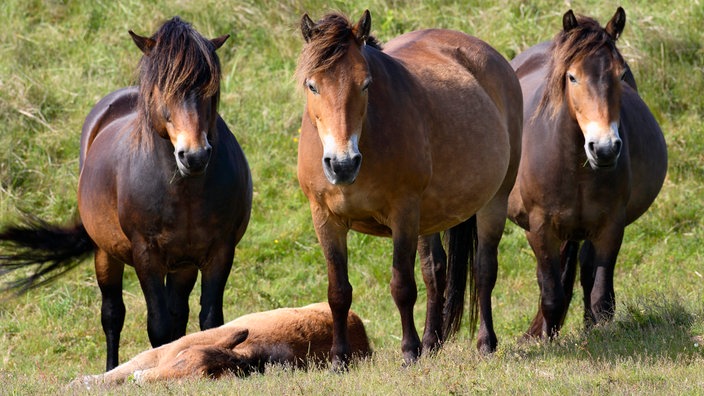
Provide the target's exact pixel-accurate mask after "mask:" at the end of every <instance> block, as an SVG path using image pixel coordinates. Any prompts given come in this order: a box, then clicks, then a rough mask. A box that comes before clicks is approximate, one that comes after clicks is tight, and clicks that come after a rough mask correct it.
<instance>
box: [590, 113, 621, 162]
mask: <svg viewBox="0 0 704 396" xmlns="http://www.w3.org/2000/svg"><path fill="white" fill-rule="evenodd" d="M589 132H591V131H589ZM584 140H585V142H584V151H585V152H586V154H587V159H588V160H589V165H590V166H591V167H592V169H609V168H614V167H615V166H616V164H617V163H618V158H619V157H620V155H621V149H622V147H623V141H622V140H621V137H620V136H619V134H618V123H615V122H614V123H611V125H610V127H609V130H608V132H607V133H602V134H597V133H591V134H590V133H588V134H587V136H585V139H584Z"/></svg>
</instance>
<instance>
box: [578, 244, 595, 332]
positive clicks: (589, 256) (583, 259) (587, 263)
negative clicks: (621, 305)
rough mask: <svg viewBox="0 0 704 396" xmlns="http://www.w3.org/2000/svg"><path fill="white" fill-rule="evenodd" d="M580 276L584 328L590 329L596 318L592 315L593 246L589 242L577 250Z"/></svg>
mask: <svg viewBox="0 0 704 396" xmlns="http://www.w3.org/2000/svg"><path fill="white" fill-rule="evenodd" d="M579 262H580V265H581V267H580V274H579V281H580V283H581V284H582V291H583V292H584V298H583V302H584V327H585V328H586V329H590V328H591V327H592V326H594V324H596V318H595V317H594V314H593V313H592V308H591V307H592V289H593V288H594V270H595V267H594V245H592V243H591V241H585V242H584V244H583V245H582V248H581V249H580V250H579Z"/></svg>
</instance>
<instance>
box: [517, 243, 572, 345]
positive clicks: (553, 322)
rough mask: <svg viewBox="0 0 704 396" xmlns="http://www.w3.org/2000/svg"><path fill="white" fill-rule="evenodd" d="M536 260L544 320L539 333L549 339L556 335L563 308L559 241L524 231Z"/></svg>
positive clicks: (563, 297)
mask: <svg viewBox="0 0 704 396" xmlns="http://www.w3.org/2000/svg"><path fill="white" fill-rule="evenodd" d="M526 237H527V238H528V242H529V243H530V246H531V248H533V253H534V254H535V257H536V259H537V261H538V265H537V271H536V272H537V278H538V285H539V287H540V311H541V312H542V314H543V317H544V319H545V320H544V322H543V329H542V331H541V332H540V333H541V334H546V335H547V337H548V338H549V339H552V338H554V337H556V336H557V334H558V332H559V330H560V321H561V318H562V317H563V313H564V310H565V293H564V289H563V287H562V281H561V271H560V242H559V240H557V239H556V238H551V237H550V236H548V235H546V234H545V233H544V232H543V233H538V232H526Z"/></svg>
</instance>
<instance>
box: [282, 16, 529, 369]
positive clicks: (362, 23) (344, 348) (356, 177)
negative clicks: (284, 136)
mask: <svg viewBox="0 0 704 396" xmlns="http://www.w3.org/2000/svg"><path fill="white" fill-rule="evenodd" d="M370 28H371V17H370V14H369V11H365V12H364V14H363V15H362V17H361V19H360V20H359V22H357V23H356V24H355V25H352V24H351V23H350V21H349V20H348V19H347V18H346V17H344V16H342V15H339V14H328V15H326V16H325V17H323V19H322V20H320V21H318V22H317V23H315V22H313V21H312V20H311V19H310V18H309V17H308V15H304V16H303V18H302V21H301V30H302V33H303V38H304V39H305V42H306V44H305V46H304V47H303V50H302V52H301V55H300V58H299V63H298V68H297V71H296V74H297V77H298V81H299V84H300V86H301V87H303V88H304V89H305V91H306V98H307V103H306V108H305V111H304V113H303V120H302V125H301V136H300V142H299V147H298V180H299V183H300V185H301V188H302V189H303V191H304V193H305V194H306V196H307V197H308V200H309V202H310V208H311V212H312V217H313V224H314V226H315V230H316V233H317V236H318V239H319V241H320V244H321V246H322V249H323V253H324V255H325V258H326V260H327V266H328V281H329V285H328V301H329V303H330V306H331V308H332V314H333V323H334V331H333V345H332V349H331V355H332V359H333V365H334V366H335V367H340V366H344V363H345V361H346V360H347V359H348V356H349V354H350V352H351V351H350V347H349V341H348V334H347V326H346V322H345V318H346V317H347V312H348V310H349V308H350V306H351V303H352V286H351V285H350V283H349V280H348V274H347V270H348V268H347V240H346V237H347V233H348V232H349V230H350V229H352V230H355V231H358V232H363V233H366V234H371V235H376V236H386V237H391V238H392V240H393V246H394V248H393V268H392V276H391V295H392V296H393V298H394V302H395V303H396V306H397V307H398V309H399V312H400V316H401V326H402V332H403V338H402V341H401V349H402V352H403V357H404V360H405V361H406V362H412V361H415V360H416V359H417V358H418V356H419V355H420V353H421V342H420V340H419V337H418V333H417V332H416V328H415V324H414V321H413V306H414V304H415V301H416V297H417V289H416V283H415V279H414V271H413V267H414V260H415V254H416V248H417V250H418V252H419V255H420V259H421V264H422V273H423V279H424V281H425V283H426V285H427V290H428V310H427V317H426V325H425V334H424V336H423V342H422V348H425V349H426V351H430V350H432V349H434V348H436V347H437V346H438V345H439V344H440V343H441V342H442V341H443V339H444V338H446V336H447V335H449V334H450V333H451V332H452V331H453V330H455V329H456V324H457V323H458V320H459V318H458V316H459V317H460V318H461V314H462V308H461V306H460V308H459V310H455V309H454V308H453V306H454V305H452V304H450V303H449V300H455V301H456V302H458V303H463V301H464V287H465V286H466V282H467V280H466V272H467V260H466V257H467V256H468V255H469V256H470V257H471V256H473V255H474V254H475V253H474V252H472V251H470V250H471V246H470V245H472V242H473V236H474V237H476V236H477V235H478V251H477V252H476V255H477V261H478V264H477V268H478V272H477V274H476V275H477V279H476V283H477V284H476V287H477V289H478V293H479V298H480V303H481V315H482V317H481V319H482V327H481V328H480V334H479V341H478V345H479V347H480V349H486V348H488V347H490V346H492V345H495V343H496V336H495V335H494V334H493V333H492V334H489V333H487V331H486V330H487V329H488V328H487V327H486V326H485V325H486V324H490V323H491V317H490V316H485V315H486V314H489V313H490V296H491V290H492V288H493V286H494V282H495V278H496V272H495V267H496V260H497V259H496V257H497V246H498V244H499V241H500V239H501V235H502V232H503V229H504V225H505V220H506V218H505V216H506V208H507V201H508V195H509V193H510V190H511V187H512V186H513V183H514V179H515V174H516V171H517V169H518V161H519V157H520V133H521V127H522V113H521V106H522V103H521V93H520V86H519V84H518V81H517V79H516V77H515V74H514V72H513V70H511V67H510V65H509V64H508V62H507V61H506V60H505V59H504V58H503V57H502V56H501V55H500V54H499V53H498V52H496V51H495V50H494V49H492V48H491V47H490V46H489V45H487V44H486V43H484V42H482V41H481V40H479V39H477V38H474V37H470V36H468V35H466V34H463V33H460V32H456V31H450V30H439V29H430V30H421V31H415V32H411V33H408V34H405V35H403V36H400V37H398V38H396V39H394V40H392V41H390V42H389V43H387V44H386V45H385V49H384V50H381V47H380V45H379V43H378V42H377V41H376V40H375V39H374V38H373V37H371V36H370V35H369V32H370ZM475 215H476V219H475V218H474V217H473V216H475ZM453 227H455V228H453ZM457 227H459V228H460V229H462V230H463V232H464V233H465V234H467V235H464V236H461V237H457V238H454V240H455V242H456V243H455V244H453V243H450V247H449V252H448V256H449V257H448V258H446V254H445V251H444V249H443V246H442V245H441V240H440V238H439V235H438V233H439V232H441V231H443V230H448V229H449V233H451V234H453V233H454V232H455V231H457ZM452 240H453V239H452V238H451V242H452ZM454 245H457V246H454ZM459 253H463V254H464V258H463V259H461V258H460V259H458V257H462V256H461V255H458V254H459ZM446 260H449V261H448V262H449V264H448V265H447V267H449V268H448V269H447V270H448V273H449V275H448V276H447V279H446V273H445V270H446ZM453 263H454V264H453ZM455 264H456V265H455ZM453 266H456V267H461V268H463V269H464V278H462V276H457V275H456V274H455V272H454V270H453V269H452V267H453ZM472 272H474V271H472ZM446 281H447V282H448V283H449V284H448V285H447V290H446ZM444 293H447V299H448V306H447V307H445V308H444V309H445V314H444V315H443V303H444V301H443V300H444ZM473 293H476V290H473ZM474 297H476V295H475V296H474ZM474 299H475V298H473V299H472V303H474ZM473 305H474V304H473ZM473 308H475V307H473ZM474 312H475V311H474V310H472V313H473V315H472V316H473V319H474V320H476V317H475V315H474ZM443 316H444V318H443ZM443 320H444V322H443Z"/></svg>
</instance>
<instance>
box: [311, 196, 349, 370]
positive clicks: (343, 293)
mask: <svg viewBox="0 0 704 396" xmlns="http://www.w3.org/2000/svg"><path fill="white" fill-rule="evenodd" d="M310 208H311V214H312V217H313V225H314V226H315V233H316V234H317V236H318V241H319V242H320V246H321V248H322V250H323V255H324V256H325V261H326V263H327V269H328V304H329V305H330V311H331V313H332V347H331V348H330V360H331V362H332V368H333V370H335V371H339V370H345V369H346V368H347V363H348V362H349V359H350V358H351V357H352V356H351V349H350V340H349V335H348V331H347V315H348V313H349V310H350V307H351V306H352V285H351V284H350V282H349V276H348V273H347V232H348V229H347V227H346V226H345V225H344V222H343V221H342V220H341V219H338V218H336V217H333V215H332V214H331V213H330V212H327V211H326V210H325V209H322V208H320V207H319V206H317V205H315V204H313V203H312V202H311V205H310Z"/></svg>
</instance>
